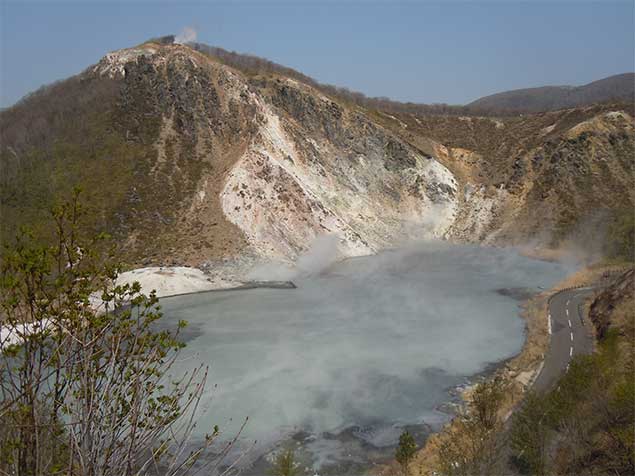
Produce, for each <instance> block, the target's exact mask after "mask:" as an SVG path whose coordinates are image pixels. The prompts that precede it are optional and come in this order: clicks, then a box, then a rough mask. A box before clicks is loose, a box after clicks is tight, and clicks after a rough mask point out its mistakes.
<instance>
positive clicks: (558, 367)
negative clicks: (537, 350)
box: [534, 288, 593, 392]
mask: <svg viewBox="0 0 635 476" xmlns="http://www.w3.org/2000/svg"><path fill="white" fill-rule="evenodd" d="M592 294H593V289H592V288H579V289H571V290H569V291H562V292H560V293H558V294H556V295H554V296H553V298H552V299H551V301H550V302H549V329H550V333H551V343H550V345H549V350H548V351H547V355H546V356H545V360H544V365H543V367H542V371H541V372H540V374H539V375H538V378H537V379H536V381H535V382H534V390H536V391H538V392H542V391H545V390H548V389H549V388H551V386H552V385H553V384H554V382H555V381H556V379H557V378H558V377H559V376H561V375H562V374H563V373H564V372H566V370H567V368H568V366H569V361H570V360H571V358H572V357H573V356H576V355H579V354H590V353H591V352H593V337H592V334H591V329H589V326H590V325H591V324H590V323H589V321H588V319H585V317H584V313H583V307H582V305H583V302H584V300H585V298H587V297H589V296H590V295H592Z"/></svg>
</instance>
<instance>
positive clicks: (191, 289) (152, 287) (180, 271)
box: [117, 266, 242, 297]
mask: <svg viewBox="0 0 635 476" xmlns="http://www.w3.org/2000/svg"><path fill="white" fill-rule="evenodd" d="M135 281H138V282H139V284H140V285H141V291H142V292H143V293H144V294H149V293H150V292H151V291H156V294H157V296H158V297H166V296H174V295H177V294H187V293H195V292H201V291H211V290H214V289H227V288H233V287H236V286H240V285H241V284H242V283H241V282H239V281H233V280H230V279H225V278H222V277H218V276H215V277H211V276H209V275H207V274H205V273H204V272H203V271H201V270H200V269H198V268H189V267H186V266H175V267H158V266H154V267H149V268H139V269H133V270H132V271H126V272H125V273H121V274H120V275H119V277H118V278H117V284H132V283H133V282H135Z"/></svg>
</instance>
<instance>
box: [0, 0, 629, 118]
mask: <svg viewBox="0 0 635 476" xmlns="http://www.w3.org/2000/svg"><path fill="white" fill-rule="evenodd" d="M634 5H635V2H633V0H626V1H622V0H598V1H586V0H564V1H539V0H533V1H531V0H525V1H518V0H507V1H502V0H499V1H489V2H486V1H474V0H472V1H454V0H446V1H443V2H441V1H426V0H419V1H414V0H410V1H388V0H385V1H370V0H350V1H335V0H324V1H321V2H320V1H306V0H296V1H291V0H279V1H269V0H262V1H253V0H252V1H233V2H227V1H226V2H220V1H207V2H202V1H198V2H190V1H176V0H174V1H169V0H163V1H151V0H137V1H123V0H120V1H116V0H114V1H110V2H104V1H102V2H96V1H89V0H87V1H78V0H75V1H68V2H59V1H51V0H49V1H41V2H35V1H30V0H21V1H15V0H0V29H1V30H0V107H6V106H9V105H11V104H13V103H15V102H16V101H17V100H18V99H19V98H20V97H22V96H24V95H25V94H27V93H29V92H31V91H34V90H36V89H37V88H38V87H40V86H42V85H44V84H48V83H51V82H53V81H56V80H59V79H63V78H66V77H68V76H71V75H73V74H77V73H79V72H81V71H82V70H84V69H85V68H86V67H88V66H89V65H91V64H94V63H96V62H98V61H99V59H100V58H101V57H102V56H104V55H105V54H106V53H107V52H109V51H112V50H115V49H119V48H125V47H130V46H133V45H135V44H139V43H142V42H143V41H145V40H147V39H149V38H152V37H157V36H163V35H167V34H178V33H179V32H181V31H182V30H183V29H184V28H186V27H189V28H193V29H194V30H195V31H196V34H197V41H199V42H202V43H207V44H209V45H213V46H220V47H223V48H226V49H229V50H234V51H238V52H243V53H251V54H255V55H258V56H262V57H265V58H268V59H270V60H272V61H275V62H277V63H280V64H283V65H285V66H290V67H292V68H295V69H297V70H299V71H301V72H303V73H305V74H307V75H309V76H311V77H313V78H315V79H317V80H318V81H320V82H323V83H329V84H334V85H337V86H343V87H348V88H350V89H353V90H356V91H361V92H363V93H364V94H367V95H369V96H386V97H390V98H392V99H396V100H401V101H413V102H423V103H440V102H445V103H450V104H465V103H467V102H470V101H472V100H474V99H477V98H479V97H481V96H484V95H488V94H493V93H496V92H501V91H505V90H509V89H518V88H524V87H534V86H543V85H560V84H572V85H581V84H586V83H588V82H590V81H594V80H597V79H601V78H604V77H607V76H610V75H613V74H618V73H624V72H630V71H633V70H635V65H634V61H635V59H634V57H635V46H634V42H635V38H634V35H635V26H634V11H633V10H634Z"/></svg>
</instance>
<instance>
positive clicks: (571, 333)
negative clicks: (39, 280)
mask: <svg viewBox="0 0 635 476" xmlns="http://www.w3.org/2000/svg"><path fill="white" fill-rule="evenodd" d="M569 335H570V336H571V342H573V332H569Z"/></svg>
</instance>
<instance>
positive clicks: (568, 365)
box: [566, 364, 569, 372]
mask: <svg viewBox="0 0 635 476" xmlns="http://www.w3.org/2000/svg"><path fill="white" fill-rule="evenodd" d="M568 371H569V364H567V370H566V372H568Z"/></svg>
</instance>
